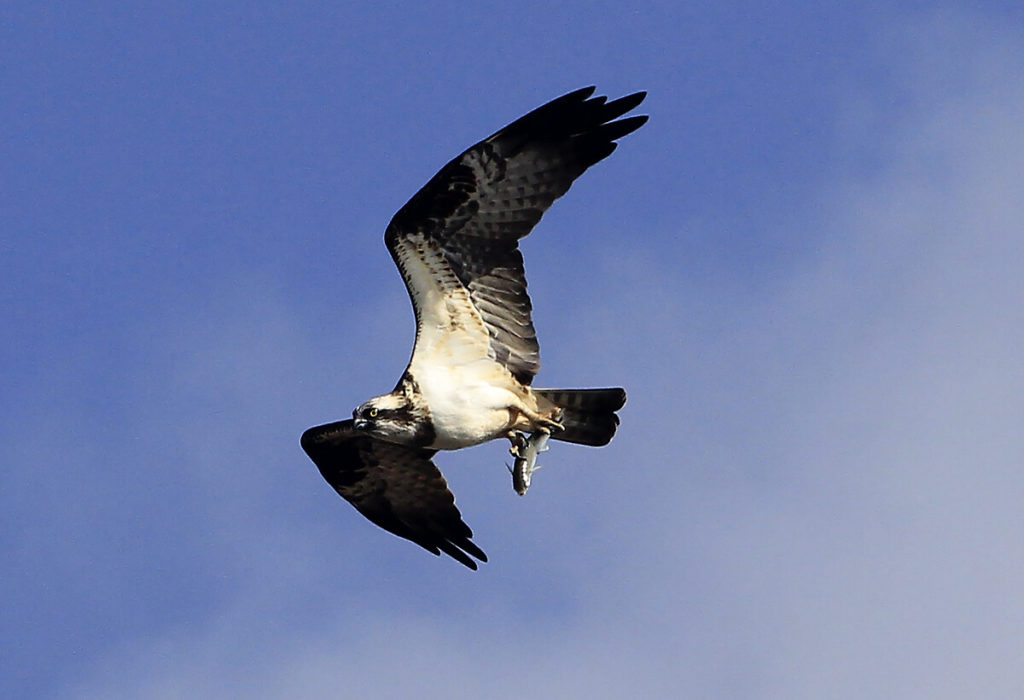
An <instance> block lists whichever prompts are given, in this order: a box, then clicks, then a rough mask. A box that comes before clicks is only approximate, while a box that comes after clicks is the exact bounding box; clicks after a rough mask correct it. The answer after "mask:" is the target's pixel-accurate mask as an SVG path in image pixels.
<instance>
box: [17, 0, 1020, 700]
mask: <svg viewBox="0 0 1024 700" xmlns="http://www.w3.org/2000/svg"><path fill="white" fill-rule="evenodd" d="M1016 5H1017V4H1016V3H1002V4H1000V3H943V4H941V5H940V6H939V7H938V8H936V7H935V6H934V5H933V4H931V3H858V4H853V3H846V4H839V5H838V6H836V7H832V6H828V7H826V6H824V5H821V4H819V3H815V4H811V3H762V4H759V5H758V6H757V7H751V6H750V5H749V4H746V3H742V4H741V3H714V4H711V3H649V4H642V5H639V6H638V7H637V8H636V9H622V8H621V7H620V6H619V5H606V6H603V5H594V4H592V3H588V4H586V5H584V4H581V3H562V4H558V5H555V6H552V5H550V4H547V3H545V4H541V3H532V2H521V3H516V4H515V5H514V6H512V5H509V6H506V7H503V8H498V7H494V6H491V5H488V4H470V3H454V2H443V3H432V4H430V5H429V7H428V6H427V5H426V4H423V5H422V6H420V5H412V4H403V3H374V4H365V5H356V6H344V5H342V6H339V5H338V4H337V3H300V4H293V3H290V4H284V3H282V4H268V3H259V2H256V3H246V4H242V3H202V4H198V3H197V4H193V3H177V4H175V5H174V6H173V7H171V6H170V5H169V4H165V5H164V6H159V5H157V6H153V5H144V6H141V5H134V6H125V5H122V4H109V5H104V4H101V3H93V4H92V5H91V6H89V7H85V6H82V5H79V4H70V3H69V4H49V6H48V7H43V6H42V5H41V4H39V3H18V2H15V3H8V4H6V5H5V7H4V9H2V10H0V59H2V63H3V65H4V66H6V68H5V70H4V71H2V74H0V123H2V124H3V129H2V132H0V182H2V183H3V184H2V186H0V323H2V326H3V328H4V329H5V333H4V339H3V341H0V431H2V436H0V437H2V439H0V464H2V465H3V470H2V472H0V474H2V489H0V513H2V515H0V547H2V553H3V560H4V562H5V564H4V567H3V572H2V573H0V594H2V596H3V599H4V600H5V604H4V606H3V610H2V612H0V619H2V624H0V630H2V631H0V635H2V637H0V659H2V660H0V695H3V696H5V697H8V696H9V697H67V698H82V697H118V696H119V697H146V698H164V697H303V696H305V697H313V696H331V695H334V696H339V695H351V696H353V697H354V696H360V697H408V696H410V695H411V694H417V695H423V694H441V693H444V694H445V695H447V696H452V697H483V696H486V697H499V698H500V697H509V698H511V697H523V696H529V695H532V696H536V697H584V696H585V697H598V698H600V697H608V698H614V697H626V696H631V697H637V696H642V697H659V696H660V697H664V696H669V695H672V696H675V697H680V696H683V697H715V698H717V697H721V698H735V697H757V698H821V697H832V698H846V697H848V698H863V697H928V698H941V697H948V698H962V697H992V698H997V697H1006V698H1010V697H1020V695H1021V693H1022V692H1024V671H1022V670H1021V664H1020V658H1021V650H1022V649H1024V632H1022V630H1024V525H1022V521H1021V517H1020V513H1021V505H1020V504H1021V503H1024V470H1022V466H1024V437H1022V435H1024V431H1022V430H1021V425H1022V424H1024V363H1022V362H1021V360H1020V348H1021V347H1024V306H1022V304H1021V299H1024V275H1022V274H1021V269H1022V263H1024V237H1022V236H1021V231H1022V230H1024V209H1022V208H1021V205H1020V202H1022V201H1024V191H1022V190H1024V185H1022V180H1021V177H1020V174H1021V172H1024V137H1022V135H1021V124H1022V123H1024V79H1022V76H1024V29H1021V27H1024V22H1022V20H1024V11H1022V10H1021V9H1019V8H1018V7H1017V6H1016ZM589 84H596V85H597V86H598V89H599V90H600V91H601V92H602V93H605V94H609V95H612V96H619V95H622V94H626V93H629V92H633V91H635V90H641V89H643V90H648V91H649V92H650V96H649V97H648V99H647V101H646V102H645V104H644V106H643V110H642V111H643V112H644V113H647V114H650V115H651V121H650V123H649V124H648V125H646V126H645V127H644V128H643V129H641V130H640V131H639V132H638V133H636V134H635V135H633V136H630V137H629V138H627V139H626V140H625V141H624V143H623V144H622V146H621V147H620V148H619V150H618V151H617V152H616V153H615V154H614V155H613V156H612V157H611V158H610V159H609V160H607V161H605V162H603V163H602V164H600V165H599V166H597V167H596V168H594V169H593V170H591V171H590V172H588V173H587V174H586V176H585V177H584V178H583V179H582V180H580V181H579V182H578V183H577V184H576V185H575V186H574V188H573V190H572V191H571V192H570V193H569V194H568V195H567V196H566V197H565V198H563V199H562V200H560V201H559V202H558V203H557V204H556V206H555V207H554V208H553V209H552V210H551V212H550V213H549V214H548V215H547V216H546V217H545V219H544V220H543V222H542V223H541V225H540V226H539V227H538V229H537V230H536V231H535V232H534V234H533V236H531V237H530V238H529V239H527V240H526V241H524V245H523V249H524V252H525V255H526V266H527V271H528V275H529V280H530V290H531V294H532V296H533V299H534V304H535V307H536V312H535V321H536V325H537V328H538V333H539V337H540V341H541V348H542V359H543V361H544V369H543V370H542V373H541V375H540V378H539V380H538V383H539V384H541V385H548V386H552V385H553V386H577V385H578V386H586V385H609V384H621V385H623V386H625V387H626V388H627V389H628V390H629V394H630V401H629V404H628V405H627V407H626V409H625V410H624V412H623V414H622V418H623V425H622V428H621V430H620V433H619V435H618V436H617V438H616V440H615V442H614V443H613V444H612V445H611V446H609V447H608V448H604V449H601V450H591V449H586V448H579V447H574V446H569V445H563V444H557V445H554V446H553V449H552V450H551V452H549V453H547V455H545V462H546V464H547V468H545V469H543V470H542V471H540V472H538V473H537V475H536V477H535V479H534V484H533V486H532V488H531V490H530V492H529V494H528V495H527V496H526V497H525V498H519V497H518V496H516V494H515V493H514V492H513V490H512V487H511V482H510V479H509V477H508V474H507V472H506V471H505V467H504V463H505V462H506V461H507V459H508V458H507V453H506V446H505V445H503V444H497V443H495V444H491V445H485V446H482V447H479V448H475V449H473V450H469V451H465V452H461V453H458V454H443V455H441V456H440V457H439V459H438V462H439V464H440V466H441V467H442V469H443V470H444V472H445V474H446V476H447V477H448V480H449V483H450V484H451V486H452V488H453V490H454V491H455V493H456V495H457V497H458V500H459V505H460V507H461V509H462V512H463V514H464V516H465V518H466V520H467V522H468V523H469V524H470V525H471V527H473V529H474V531H475V534H476V538H475V539H476V541H477V542H478V543H479V544H480V545H481V546H482V547H483V549H484V550H485V551H486V552H487V553H488V555H489V556H490V558H491V562H490V563H488V564H487V565H485V566H483V567H482V568H481V571H479V572H476V573H473V572H470V571H468V570H465V569H464V568H463V567H461V566H459V565H458V564H457V563H454V562H452V561H450V560H443V559H435V558H434V557H431V556H429V555H426V554H425V553H423V552H422V551H421V550H419V549H418V548H416V547H415V546H413V545H411V544H409V543H407V542H404V541H402V540H399V539H397V538H395V537H392V536H390V535H388V534H387V533H385V532H383V531H381V530H378V529H376V528H374V527H373V526H372V525H370V524H369V523H367V522H366V521H365V520H363V519H362V518H361V517H360V516H359V515H358V514H357V513H356V512H355V511H354V510H353V509H352V508H351V507H349V506H348V505H347V504H346V503H344V502H343V501H341V500H340V499H339V498H337V496H336V495H335V494H334V493H333V492H332V491H331V490H330V489H329V487H327V485H326V484H325V483H323V481H322V480H321V478H320V476H319V474H318V473H317V471H316V469H315V467H314V466H313V465H312V463H310V462H309V461H308V459H307V458H306V457H305V455H304V454H303V453H302V451H301V450H300V448H299V444H298V438H299V435H300V434H301V432H302V431H303V430H304V429H305V428H307V427H309V426H311V425H315V424H319V423H323V422H327V421H329V420H334V419H338V418H343V417H346V416H347V415H349V413H350V412H351V410H352V408H353V407H354V406H355V405H357V404H359V403H360V402H362V401H363V400H364V399H366V398H367V397H369V396H372V395H375V394H378V393H381V392H382V391H386V390H388V389H390V388H391V386H393V384H394V382H395V380H396V378H397V377H398V375H399V373H400V372H401V370H402V368H403V367H404V363H405V362H406V360H407V359H408V353H409V350H410V347H411V341H412V314H411V311H410V309H409V305H408V300H407V298H406V295H405V291H404V289H403V288H402V285H401V282H400V281H399V278H398V275H397V273H396V272H395V270H394V269H393V266H392V263H391V261H390V258H389V257H388V255H387V253H386V251H385V249H384V246H383V242H382V235H383V230H384V227H385V225H386V224H387V222H388V220H389V219H390V217H391V215H392V214H393V213H394V212H395V210H397V209H398V208H399V207H400V206H401V205H402V204H403V203H404V202H405V201H406V200H407V199H408V197H409V196H411V195H412V194H413V193H414V192H415V191H416V189H417V188H418V187H419V186H421V185H422V184H423V183H424V182H425V181H426V180H427V179H428V178H429V177H430V176H431V175H432V174H433V173H434V172H435V171H436V170H437V169H438V168H439V167H440V166H441V165H443V164H444V163H445V162H446V161H447V160H448V159H449V158H451V157H452V156H454V155H455V154H456V153H458V152H459V151H460V150H461V149H463V148H465V147H466V146H468V145H470V144H472V143H473V142H475V141H476V140H478V139H479V138H482V137H484V136H486V135H488V134H490V133H492V132H493V131H495V130H496V129H497V128H499V127H500V126H502V125H504V124H506V123H507V122H509V121H511V120H512V119H514V118H516V117H517V116H519V115H521V114H522V113H525V112H526V111H528V110H529V109H531V108H533V107H535V106H537V105H539V104H541V103H543V102H545V101H547V100H548V99H551V98H553V97H555V96H558V95H560V94H562V93H564V92H567V91H569V90H571V89H575V88H577V87H580V86H583V85H589Z"/></svg>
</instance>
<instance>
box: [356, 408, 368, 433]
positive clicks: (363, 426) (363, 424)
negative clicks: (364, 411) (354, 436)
mask: <svg viewBox="0 0 1024 700" xmlns="http://www.w3.org/2000/svg"><path fill="white" fill-rule="evenodd" d="M352 427H353V428H355V429H356V430H368V429H369V427H370V421H368V420H366V419H365V418H360V417H359V409H358V408H357V409H356V410H354V411H352Z"/></svg>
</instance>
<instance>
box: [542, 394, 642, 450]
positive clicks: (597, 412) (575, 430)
mask: <svg viewBox="0 0 1024 700" xmlns="http://www.w3.org/2000/svg"><path fill="white" fill-rule="evenodd" d="M533 393H534V394H537V395H538V396H540V397H541V399H543V400H546V401H548V402H550V403H551V404H552V406H557V407H558V408H561V409H562V420H561V423H562V425H563V426H564V427H565V430H562V431H558V432H552V433H551V437H552V438H553V439H555V440H562V441H564V442H574V443H576V444H577V445H590V446H591V447H600V446H601V445H607V444H608V443H609V442H611V439H612V437H613V436H614V435H615V429H616V428H618V426H619V417H618V416H617V415H615V412H616V411H618V410H619V409H620V408H622V407H623V405H625V403H626V390H625V389H534V390H533Z"/></svg>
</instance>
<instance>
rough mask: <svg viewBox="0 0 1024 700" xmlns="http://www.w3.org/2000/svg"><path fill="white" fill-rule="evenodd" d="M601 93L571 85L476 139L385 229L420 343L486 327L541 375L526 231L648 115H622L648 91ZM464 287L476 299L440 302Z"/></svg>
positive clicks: (498, 350) (518, 366) (497, 344)
mask: <svg viewBox="0 0 1024 700" xmlns="http://www.w3.org/2000/svg"><path fill="white" fill-rule="evenodd" d="M593 93H594V88H593V87H588V88H583V89H581V90H576V91H574V92H571V93H569V94H567V95H563V96H562V97H559V98H557V99H555V100H553V101H551V102H549V103H548V104H546V105H543V106H541V107H538V108H537V109H535V110H533V111H532V112H530V113H529V114H527V115H525V116H524V117H521V118H520V119H517V120H516V121H514V122H512V123H511V124H509V125H508V126H506V127H505V128H503V129H501V130H499V131H498V132H496V133H495V134H493V135H491V136H490V137H488V138H487V139H485V140H483V141H481V142H480V143H478V144H476V145H475V146H473V147H471V148H469V149H468V150H466V151H465V152H464V153H462V154H461V155H459V156H458V157H457V158H455V159H454V160H452V161H451V162H450V163H448V164H447V165H446V166H445V167H444V168H442V169H441V170H440V171H439V172H438V173H437V174H436V175H435V176H434V177H433V178H432V179H431V180H430V181H429V182H428V183H427V184H426V185H425V186H424V187H423V188H422V189H421V190H420V191H419V192H417V193H416V194H415V195H414V196H413V198H412V199H410V200H409V202H408V203H407V204H406V205H405V206H404V207H402V208H401V209H400V210H399V211H398V213H397V214H395V216H394V218H393V219H392V220H391V223H390V225H389V226H388V228H387V232H386V233H385V236H384V239H385V242H386V244H387V246H388V250H389V251H390V252H391V255H392V257H393V258H394V259H395V262H396V264H397V265H398V268H399V270H400V271H401V272H402V277H403V279H404V280H405V284H406V288H407V289H408V290H409V296H410V298H411V299H412V302H413V307H414V308H415V311H416V320H417V347H418V346H419V340H420V338H421V334H422V333H423V332H424V328H428V329H437V328H451V327H454V326H461V327H462V328H464V329H469V330H470V331H471V332H472V330H473V329H483V331H486V334H487V342H486V343H481V344H480V347H481V348H482V352H486V354H487V356H488V357H490V358H491V359H494V360H496V361H498V362H500V363H502V364H503V365H504V366H505V367H506V368H507V369H508V370H509V372H510V373H511V374H512V375H513V376H514V377H515V378H516V379H517V380H519V381H520V382H522V383H523V384H529V383H530V382H531V381H532V380H533V377H534V375H536V373H537V372H538V371H539V369H540V346H539V344H538V342H537V334H536V331H535V330H534V327H533V321H532V317H531V314H532V311H533V308H532V305H531V303H530V298H529V296H528V295H527V292H526V275H525V272H524V269H523V257H522V255H521V254H520V252H519V248H518V241H519V239H520V238H523V237H524V236H526V235H527V234H529V233H530V231H531V230H532V229H533V227H534V226H535V225H536V224H537V222H538V221H540V219H541V217H542V216H543V215H544V212H545V211H547V209H548V207H550V206H551V204H552V202H554V201H555V200H556V199H558V198H559V197H561V196H562V195H563V194H565V193H566V192H567V191H568V190H569V187H570V186H571V185H572V183H573V181H574V180H575V179H576V178H578V177H579V176H580V175H582V174H583V172H584V171H585V170H586V169H587V168H589V167H590V166H591V165H594V164H595V163H597V162H598V161H600V160H602V159H603V158H606V157H607V156H608V155H610V154H611V153H612V151H614V150H615V147H616V144H615V141H616V140H617V139H620V138H622V137H623V136H626V135H627V134H629V133H631V132H633V131H635V130H636V129H639V128H640V127H641V126H642V125H643V124H644V122H646V121H647V117H646V116H633V117H627V118H625V119H618V118H619V117H621V116H623V115H624V114H626V113H627V112H629V111H630V110H632V109H634V108H635V107H637V106H638V105H639V104H640V103H641V102H642V101H643V99H644V97H645V95H646V93H643V92H638V93H635V94H632V95H627V96H625V97H622V98H619V99H617V100H613V101H611V102H608V101H607V98H606V97H603V96H602V97H592V95H593ZM616 120H617V121H616ZM415 258H420V259H426V260H429V265H416V264H414V263H413V262H412V261H413V260H414V259H415ZM441 265H443V266H446V267H447V270H445V271H444V272H448V271H450V274H440V273H441V271H440V270H439V269H438V268H439V266H441ZM428 267H429V269H430V272H431V274H427V272H426V270H427V268H428ZM462 295H466V296H467V297H468V301H469V303H468V304H445V305H442V304H438V303H436V300H437V299H439V298H445V297H452V298H459V299H461V298H462ZM431 302H432V303H431ZM429 332H433V331H432V330H431V331H429ZM415 360H416V351H415V349H414V351H413V362H415Z"/></svg>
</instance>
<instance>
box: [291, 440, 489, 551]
mask: <svg viewBox="0 0 1024 700" xmlns="http://www.w3.org/2000/svg"><path fill="white" fill-rule="evenodd" d="M302 449H304V450H305V451H306V454H308V455H309V457H310V459H312V460H313V463H314V464H316V466H317V468H318V469H319V470H320V473H321V474H322V475H323V477H324V479H326V480H327V483H328V484H330V485H331V486H332V487H334V490H335V491H337V492H338V493H339V494H340V495H341V497H342V498H344V499H345V500H346V501H348V502H349V503H351V504H352V505H353V506H355V507H356V510H358V511H359V512H360V513H362V514H363V515H365V516H366V517H367V518H369V519H370V521H371V522H373V523H374V524H376V525H379V526H380V527H382V528H384V529H385V530H387V531H388V532H392V533H394V534H396V535H398V536H399V537H404V538H405V539H407V540H411V541H413V542H415V543H416V544H418V545H419V546H421V547H423V548H424V549H426V550H427V551H428V552H433V553H434V554H437V555H440V554H441V552H444V553H445V554H447V555H449V556H451V557H453V558H455V559H457V560H458V561H460V562H461V563H463V564H465V565H466V566H468V567H469V568H471V569H476V567H477V565H476V562H475V561H473V560H472V559H471V558H470V556H467V555H471V556H473V557H476V558H477V559H479V560H480V561H484V562H485V561H487V555H485V554H484V553H483V551H481V550H480V548H479V547H477V546H476V545H475V544H473V543H472V542H470V539H469V538H471V537H472V536H473V531H472V530H470V529H469V526H468V525H466V523H465V522H463V520H462V514H461V513H459V509H458V508H456V507H455V496H453V495H452V492H451V491H449V490H448V483H447V482H446V481H445V480H444V476H442V475H441V472H440V470H438V468H437V467H436V466H434V463H433V462H432V461H431V457H433V456H434V452H435V450H426V449H420V448H414V447H405V446H403V445H394V444H391V443H388V442H383V441H381V440H376V439H374V438H372V437H369V436H368V435H365V434H363V433H359V432H356V430H355V429H354V428H353V427H352V421H351V420H344V421H341V422H338V423H330V424H328V425H321V426H318V427H316V428H310V429H309V430H307V431H306V432H305V433H303V434H302Z"/></svg>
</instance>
